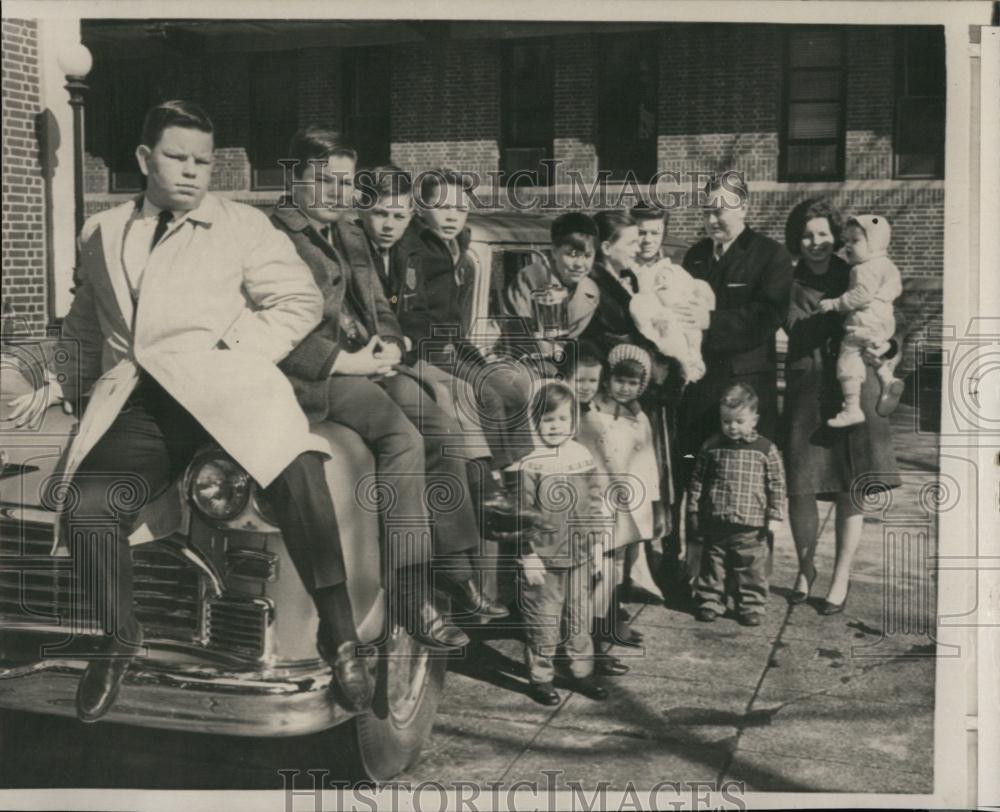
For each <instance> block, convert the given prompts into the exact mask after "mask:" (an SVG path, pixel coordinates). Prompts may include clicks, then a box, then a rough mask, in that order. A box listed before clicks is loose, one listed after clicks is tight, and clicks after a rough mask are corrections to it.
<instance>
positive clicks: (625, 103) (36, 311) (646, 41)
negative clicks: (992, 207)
mask: <svg viewBox="0 0 1000 812" xmlns="http://www.w3.org/2000/svg"><path fill="white" fill-rule="evenodd" d="M261 28H266V29H267V32H266V33H262V32H261V30H260V29H261ZM924 28H925V31H924V33H925V34H926V33H927V32H928V29H931V28H932V27H924ZM937 30H938V33H939V34H940V29H937ZM31 31H32V25H31V23H27V22H25V23H15V22H5V23H4V100H5V113H4V116H5V117H4V136H5V139H4V236H5V238H6V237H7V232H8V229H9V228H13V227H14V225H15V224H16V223H32V222H41V221H40V220H39V219H35V220H31V219H25V220H17V219H14V217H13V215H16V216H18V217H24V218H38V217H40V212H41V210H40V209H38V207H39V206H41V202H40V197H39V196H40V195H41V192H42V189H43V183H42V178H41V175H40V172H39V168H38V166H37V165H35V164H33V163H32V160H33V159H32V154H31V152H32V149H33V146H32V145H33V144H34V141H33V140H32V139H33V136H32V135H31V133H30V127H31V126H32V125H31V120H30V119H31V116H32V115H33V114H34V113H35V112H37V104H38V102H37V97H33V96H32V94H31V90H30V86H31V79H30V75H29V74H30V70H31V66H30V59H31V53H30V50H31V48H32V47H33V46H32V45H31ZM81 32H82V41H83V42H84V44H86V45H87V46H88V47H89V48H90V50H91V52H92V53H93V55H94V69H93V71H92V73H91V74H90V76H89V77H88V84H89V85H90V87H91V90H90V92H89V94H88V97H87V108H86V115H87V126H86V157H85V209H86V212H87V213H88V214H90V213H93V212H94V211H97V210H100V209H103V208H107V207H109V206H111V205H114V204H116V203H118V202H120V201H122V200H125V199H127V198H128V197H129V196H131V195H134V194H135V193H136V192H137V191H138V190H139V189H140V188H141V177H140V176H139V174H138V171H137V166H136V164H135V160H134V157H133V154H132V153H133V152H134V147H135V143H136V138H137V135H138V131H139V126H140V123H141V117H142V113H143V112H144V110H145V109H146V108H147V107H148V106H149V105H150V104H152V103H155V102H156V101H159V100H162V99H166V98H175V97H188V98H193V99H195V100H198V101H200V102H201V103H202V104H203V105H204V106H205V108H206V109H207V110H208V111H209V112H210V114H211V115H212V117H213V119H214V121H215V124H216V127H217V139H216V140H217V149H216V162H215V166H214V170H213V189H214V190H215V191H217V192H220V193H222V194H225V195H227V196H231V197H233V198H236V199H239V200H243V201H245V202H249V203H252V204H255V205H268V204H270V203H271V202H272V201H273V200H274V199H275V197H276V195H277V194H278V188H279V187H280V183H276V177H275V174H274V169H273V168H274V166H275V164H274V161H275V160H276V158H277V157H279V156H280V155H281V154H282V153H281V150H282V147H281V146H279V145H282V144H284V143H286V142H287V137H288V135H290V134H291V132H293V131H294V130H295V129H296V128H297V127H298V126H301V125H303V124H306V123H318V124H322V125H326V126H331V127H337V128H341V129H347V130H349V131H351V130H354V131H355V132H362V133H367V134H368V137H367V138H362V139H361V140H362V142H363V143H362V147H363V151H364V150H365V149H367V151H368V154H369V156H371V157H372V159H373V160H376V158H375V156H378V159H381V160H387V159H389V158H391V160H392V161H393V162H395V163H397V164H399V165H401V166H403V167H405V168H407V169H410V170H412V171H420V170H425V169H430V168H433V167H437V166H445V165H447V166H451V167H454V168H458V169H462V170H465V171H472V172H478V173H480V174H481V175H485V174H487V173H490V172H494V173H496V172H498V171H502V170H505V169H510V168H511V166H513V163H512V161H511V157H512V156H515V157H517V156H521V157H522V158H523V156H524V155H528V156H529V158H530V157H532V156H534V157H540V156H543V155H544V156H545V157H548V158H552V159H554V160H555V161H556V165H557V167H558V169H557V172H556V175H555V180H554V185H552V186H551V187H549V188H535V189H533V190H528V191H527V192H526V194H527V195H540V196H544V195H549V194H558V193H559V192H560V190H565V189H567V188H568V179H569V175H568V174H567V173H569V172H574V173H576V174H577V176H578V178H579V179H580V180H581V182H582V183H584V184H585V185H591V184H593V183H594V181H595V179H596V178H597V176H598V173H599V172H602V171H604V170H605V169H608V168H609V167H610V168H611V169H612V170H613V172H614V177H615V178H616V179H617V180H621V172H622V170H623V169H626V170H632V169H634V171H635V173H636V177H637V179H638V180H639V182H640V183H642V182H643V181H644V180H645V178H644V177H643V173H644V172H645V173H651V172H653V171H657V170H658V171H660V172H671V173H679V174H681V175H684V173H707V172H713V171H719V170H724V169H736V170H739V171H742V172H744V173H745V174H746V176H747V178H748V180H749V181H750V185H751V191H752V201H751V212H750V214H749V215H748V222H750V223H751V224H752V225H753V226H754V227H756V228H758V229H759V230H762V231H764V232H766V233H768V234H770V235H771V236H773V237H775V238H776V239H779V240H780V239H783V233H784V224H785V219H786V217H787V214H788V212H789V211H790V209H791V208H792V206H793V205H794V204H795V203H796V202H798V201H800V200H802V199H803V198H805V197H810V196H816V195H821V194H822V195H829V196H831V197H832V198H833V199H834V201H835V202H836V203H838V204H839V205H841V206H842V207H843V208H844V209H845V210H849V211H850V210H854V211H859V210H869V211H879V212H881V213H883V214H885V215H886V216H888V217H889V218H890V220H891V221H892V222H893V225H894V240H893V249H892V250H893V257H894V259H895V260H896V262H897V264H898V265H899V266H900V268H901V270H902V271H903V274H904V277H905V278H906V281H907V286H908V290H909V291H910V292H911V294H912V296H915V297H916V298H918V299H919V300H920V307H919V308H918V309H919V311H920V312H921V316H920V317H921V319H924V318H925V317H931V316H933V315H935V314H939V313H940V297H941V292H940V291H941V280H942V275H943V268H944V258H943V233H944V219H943V207H944V180H943V139H942V142H941V143H940V144H935V143H934V140H933V138H931V139H930V142H929V144H930V145H929V146H928V145H927V144H922V145H921V144H918V146H917V152H918V154H917V156H916V157H917V159H919V160H918V162H917V166H916V168H917V170H918V171H917V172H914V171H912V170H913V167H912V166H911V167H909V171H905V172H904V171H901V170H902V169H905V168H906V166H905V165H904V163H903V160H902V159H903V158H904V157H906V156H905V155H901V150H903V149H910V150H911V151H912V150H913V145H912V144H910V145H909V146H907V144H906V143H905V138H904V136H906V135H907V128H905V127H903V128H901V127H900V122H901V116H903V115H904V114H905V113H906V112H907V110H908V108H907V107H906V105H905V104H904V102H907V101H908V100H907V99H906V98H903V97H904V96H905V95H906V94H907V93H908V92H909V91H908V90H907V88H906V87H905V81H908V80H907V79H906V76H908V74H907V72H906V71H907V66H906V63H905V60H906V48H907V47H908V46H907V42H908V40H906V39H905V37H904V35H903V33H902V27H882V26H825V27H812V28H810V29H803V28H801V27H798V26H789V25H775V24H754V25H748V24H714V23H713V24H708V23H659V24H655V25H653V24H646V25H642V26H637V25H634V24H631V25H630V24H620V25H611V24H572V26H570V25H569V24H541V23H538V24H531V23H523V24H505V23H494V24H488V23H418V22H413V23H408V24H404V23H362V22H352V23H350V24H341V23H332V22H321V21H316V22H306V21H299V22H294V23H292V22H285V21H268V25H267V26H257V27H254V26H253V25H251V24H249V23H240V22H235V21H233V22H225V21H211V22H206V21H174V22H170V23H166V24H156V25H153V24H148V23H144V22H142V21H134V20H117V21H109V20H101V21H87V20H84V21H83V22H82V26H81ZM932 36H933V34H932ZM803 37H804V38H805V39H803ZM811 37H813V38H814V39H810V38H811ZM8 38H10V43H11V45H12V46H15V47H11V48H10V49H8ZM824 43H825V44H824ZM941 45H942V47H941V51H940V53H937V52H934V53H925V54H924V57H925V61H927V62H929V63H931V64H932V65H933V66H934V68H935V69H936V71H937V74H939V75H940V81H941V87H942V90H941V94H942V95H941V98H940V99H937V100H935V99H932V100H931V102H932V104H931V106H930V107H927V106H926V103H925V102H920V100H919V99H918V103H924V104H925V107H924V108H921V109H923V114H924V119H923V120H922V121H921V122H920V123H921V124H922V127H921V128H916V127H911V128H910V129H911V130H917V129H923V130H928V131H931V132H932V133H933V132H937V131H938V130H940V132H941V133H942V134H943V119H944V104H943V101H944V100H943V75H944V51H943V35H942V36H941ZM519 48H520V49H522V50H521V52H519V51H517V49H519ZM522 52H523V53H522ZM524 53H527V54H528V57H529V59H530V58H534V59H536V60H540V61H536V62H530V61H529V63H528V64H530V65H532V66H533V68H532V69H533V70H535V71H536V73H535V74H529V84H528V86H529V87H530V88H532V92H534V90H537V91H538V92H540V93H545V94H547V95H545V99H546V105H548V100H549V99H550V100H551V105H550V107H549V109H548V112H546V111H545V110H539V109H537V105H536V107H535V108H534V109H532V108H531V99H530V98H529V99H525V98H524V97H523V95H524V94H523V93H522V97H521V98H520V99H518V98H513V100H512V94H511V92H510V88H509V86H508V85H509V84H510V83H511V82H512V81H515V80H513V79H512V78H511V77H512V76H513V75H514V73H512V71H514V70H516V66H517V64H518V63H517V60H518V59H521V58H522V57H523V55H524ZM799 54H801V55H802V56H799ZM616 60H617V61H616ZM824 60H825V61H824ZM512 65H513V66H514V67H512ZM615 71H618V73H615ZM796 71H800V72H801V74H802V76H804V77H805V78H807V79H808V80H809V81H807V82H805V83H803V85H802V88H805V90H802V88H799V89H796V84H795V76H796ZM609 75H614V76H618V77H620V78H619V79H618V82H619V84H618V85H615V84H614V83H612V84H611V86H610V88H609V85H608V80H607V77H608V76H609ZM901 77H903V81H904V84H901ZM933 79H934V77H933V76H932V77H931V84H933ZM531 82H533V83H534V84H533V85H532V84H531ZM815 88H819V89H820V90H818V91H817V90H815ZM824 88H825V89H824ZM802 93H805V94H806V95H805V96H802ZM810 93H811V94H813V96H809V95H808V94H810ZM816 93H820V94H822V93H826V94H827V95H826V96H822V95H821V96H819V97H817V96H816V95H815V94H816ZM797 94H798V95H797ZM515 95H516V94H515ZM529 95H530V94H529ZM8 98H9V99H10V101H11V102H14V104H10V103H9V102H8ZM800 98H803V99H805V100H804V101H799V99H800ZM815 99H818V100H815ZM630 104H631V105H632V107H629V105H630ZM935 104H936V105H937V106H934V105H935ZM33 105H34V106H33ZM518 105H521V108H523V109H525V110H528V111H529V113H528V115H529V118H526V119H525V121H524V122H521V123H522V124H526V125H527V130H531V131H533V133H534V134H533V135H530V136H529V137H528V141H527V142H525V140H524V137H523V136H518V126H515V127H513V128H512V126H511V121H512V119H516V118H517V116H518V115H520V113H519V112H518V110H519V109H521V108H518ZM633 109H634V110H635V111H637V118H636V122H637V123H636V124H635V125H634V127H633V129H635V128H638V129H639V130H641V131H642V139H644V140H641V141H640V140H637V141H636V143H635V144H634V145H631V147H629V148H628V149H621V148H620V147H621V144H620V143H619V142H620V141H621V134H622V133H623V132H625V133H626V134H627V132H628V127H626V128H625V129H622V128H621V127H618V128H617V129H615V127H614V126H612V125H614V124H615V118H616V116H621V115H625V116H628V115H631V114H632V112H633ZM609 111H612V112H611V113H609ZM622 111H624V113H622ZM612 113H613V114H612ZM530 116H534V119H530ZM628 126H632V125H631V124H629V125H628ZM8 129H9V130H10V137H9V136H8ZM527 130H524V129H523V128H522V132H523V131H527ZM799 131H801V132H799ZM512 132H513V135H512ZM539 132H540V133H541V135H539ZM803 133H804V135H803ZM518 138H521V140H518ZM532 138H533V139H534V141H532V140H531V139H532ZM796 139H798V140H796ZM910 140H911V141H912V138H911V139H910ZM526 143H527V146H528V147H536V146H537V147H538V149H537V150H535V151H532V149H530V148H529V149H527V150H524V149H523V147H524V146H525V144H526ZM512 145H513V146H514V147H515V148H513V149H512V148H511V147H512ZM626 146H628V145H626ZM519 149H520V152H519V151H518V150H519ZM629 149H631V152H630V151H629ZM920 149H923V150H924V151H925V152H927V151H930V152H934V151H939V152H940V157H941V160H940V161H938V160H937V157H936V156H935V155H932V154H929V153H928V154H926V155H925V154H923V153H920V152H919V150H920ZM796 150H798V152H796ZM536 153H537V154H536ZM803 155H804V156H805V158H803V157H802V156H803ZM629 156H636V157H635V161H636V163H635V166H634V167H633V166H632V165H625V164H628V161H629V160H630V157H629ZM796 156H798V157H796ZM520 159H521V158H519V160H520ZM796 161H798V162H799V164H800V165H799V166H798V167H797V168H796V166H794V165H793V164H795V162H796ZM920 161H923V163H920ZM8 162H9V163H8ZM640 164H641V165H642V167H643V168H640ZM803 167H805V172H803V171H802V169H803ZM814 170H815V171H814ZM810 173H811V174H810ZM645 177H648V174H647V175H646V176H645ZM613 186H614V183H612V187H613ZM618 188H621V187H620V186H619V187H618ZM633 188H634V187H633ZM8 211H9V212H10V214H11V215H12V217H11V218H9V219H8ZM21 231H23V230H21ZM670 231H671V234H673V235H675V236H678V237H681V238H683V239H686V240H691V241H693V240H695V239H696V238H697V237H698V235H699V231H700V215H699V213H698V211H697V210H696V209H694V208H689V207H685V208H679V209H677V210H675V211H673V212H672V214H671V223H670ZM40 239H41V237H40V236H39V237H34V236H32V237H25V236H23V235H22V236H20V237H19V238H18V239H17V240H16V241H15V242H12V243H9V244H8V245H7V247H6V248H5V252H4V272H5V273H4V293H5V298H6V294H7V293H8V290H9V291H10V292H11V297H12V298H11V301H12V302H14V303H15V304H16V305H17V306H18V310H19V311H20V310H21V305H22V304H23V305H24V308H25V309H24V313H25V314H30V317H31V318H32V319H33V321H32V324H33V326H37V325H35V321H36V320H37V321H38V322H39V324H40V323H41V320H42V319H43V318H44V306H43V305H44V296H45V294H44V288H43V285H44V278H45V273H44V256H42V248H43V246H42V245H41V243H40V242H38V241H39V240H40ZM5 242H6V239H5ZM15 243H16V245H17V247H14V246H15ZM8 266H9V267H8ZM8 270H10V271H12V273H9V274H8ZM8 277H9V278H8ZM14 297H22V298H20V299H18V298H14ZM24 297H29V298H24ZM31 297H34V298H31ZM911 298H912V297H911ZM29 299H30V301H29Z"/></svg>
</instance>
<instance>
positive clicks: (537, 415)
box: [531, 383, 576, 429]
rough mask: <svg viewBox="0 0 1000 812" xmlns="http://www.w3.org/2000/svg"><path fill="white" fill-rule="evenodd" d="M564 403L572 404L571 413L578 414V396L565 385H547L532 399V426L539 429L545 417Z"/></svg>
mask: <svg viewBox="0 0 1000 812" xmlns="http://www.w3.org/2000/svg"><path fill="white" fill-rule="evenodd" d="M564 403H569V404H570V407H571V408H570V411H571V412H572V413H573V414H574V420H575V419H576V418H575V414H576V395H575V394H574V393H573V390H572V389H570V388H569V387H568V386H567V385H566V384H564V383H547V384H545V386H543V387H542V388H541V389H539V390H538V391H537V392H536V393H535V396H534V397H533V398H532V399H531V424H532V425H533V426H534V427H535V428H536V429H537V428H538V427H539V426H540V425H541V424H542V418H543V417H545V415H547V414H550V413H551V412H554V411H555V410H556V409H558V408H559V407H560V406H562V405H563V404H564Z"/></svg>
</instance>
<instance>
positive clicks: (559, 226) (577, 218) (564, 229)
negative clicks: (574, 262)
mask: <svg viewBox="0 0 1000 812" xmlns="http://www.w3.org/2000/svg"><path fill="white" fill-rule="evenodd" d="M551 235H552V247H553V248H559V247H560V246H562V245H568V246H570V247H571V248H575V249H576V250H577V251H586V250H587V248H588V247H590V248H593V247H594V246H595V245H596V243H597V236H598V232H597V223H595V222H594V221H593V219H591V218H590V217H588V216H587V215H586V214H583V213H582V212H578V211H571V212H567V213H566V214H560V215H559V216H558V217H557V218H556V219H555V220H553V221H552V229H551ZM582 237H590V243H591V244H590V246H588V245H587V243H586V241H585V240H583V239H581V238H582Z"/></svg>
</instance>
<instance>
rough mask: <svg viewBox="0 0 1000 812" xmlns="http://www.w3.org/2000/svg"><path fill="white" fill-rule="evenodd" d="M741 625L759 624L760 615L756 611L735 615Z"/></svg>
mask: <svg viewBox="0 0 1000 812" xmlns="http://www.w3.org/2000/svg"><path fill="white" fill-rule="evenodd" d="M737 620H739V622H740V625H741V626H759V625H760V615H759V614H758V613H757V612H747V613H746V614H741V615H739V616H738V617H737Z"/></svg>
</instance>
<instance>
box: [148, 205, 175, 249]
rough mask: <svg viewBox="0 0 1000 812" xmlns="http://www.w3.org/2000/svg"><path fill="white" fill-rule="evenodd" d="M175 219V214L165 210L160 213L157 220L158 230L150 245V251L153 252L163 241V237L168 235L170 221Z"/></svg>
mask: <svg viewBox="0 0 1000 812" xmlns="http://www.w3.org/2000/svg"><path fill="white" fill-rule="evenodd" d="M173 219H174V213H173V212H172V211H167V210H166V209H164V210H163V211H161V212H160V214H159V216H158V217H157V218H156V230H155V231H154V232H153V241H152V242H151V243H150V244H149V250H150V251H152V250H153V249H154V248H155V247H156V244H157V243H158V242H159V241H160V240H161V239H163V235H164V234H166V233H167V228H168V227H169V226H170V221H171V220H173Z"/></svg>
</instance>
